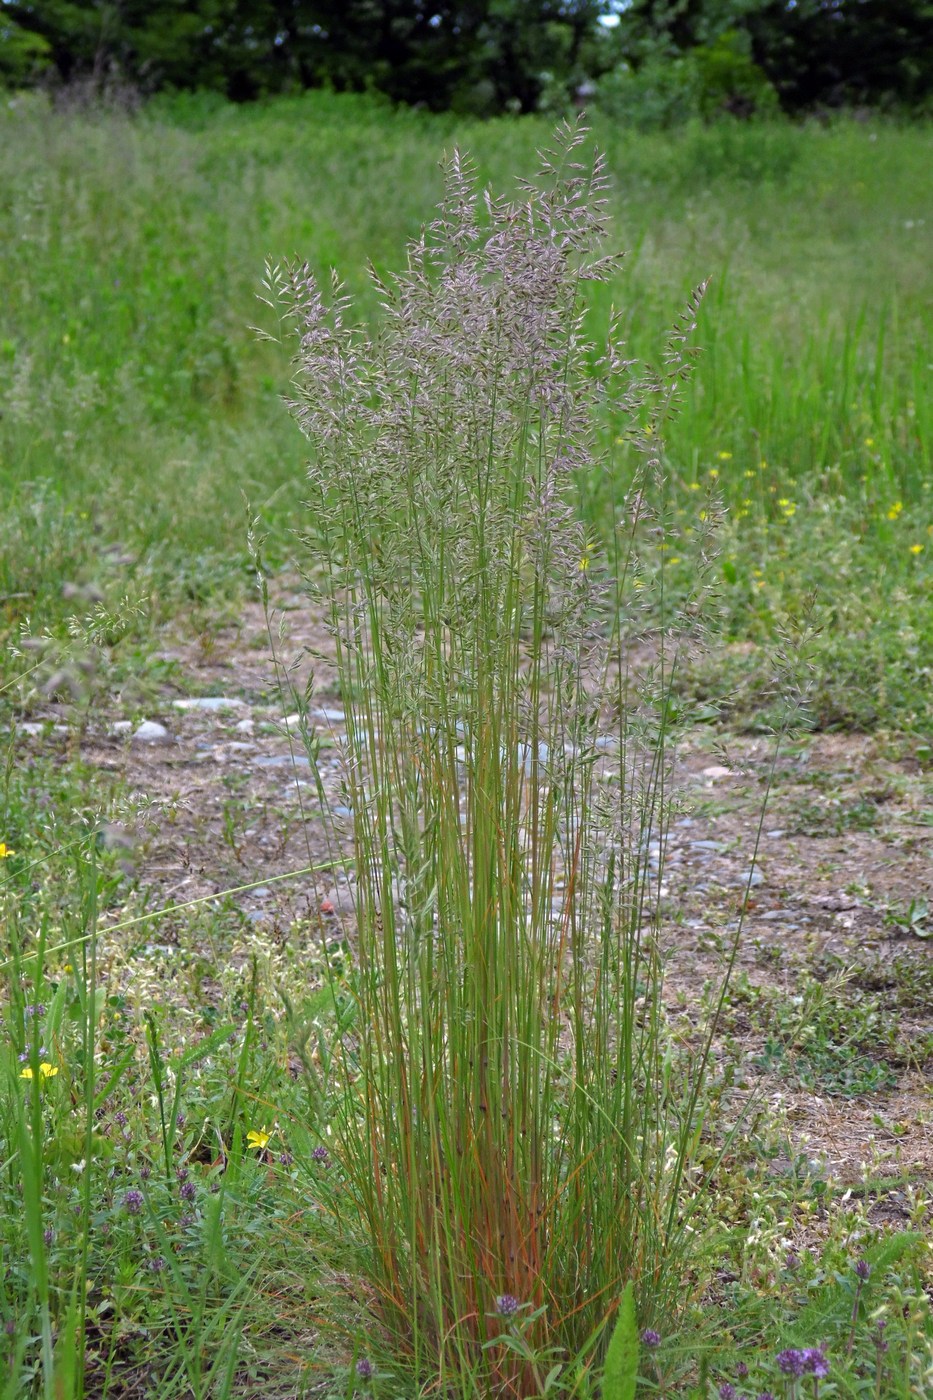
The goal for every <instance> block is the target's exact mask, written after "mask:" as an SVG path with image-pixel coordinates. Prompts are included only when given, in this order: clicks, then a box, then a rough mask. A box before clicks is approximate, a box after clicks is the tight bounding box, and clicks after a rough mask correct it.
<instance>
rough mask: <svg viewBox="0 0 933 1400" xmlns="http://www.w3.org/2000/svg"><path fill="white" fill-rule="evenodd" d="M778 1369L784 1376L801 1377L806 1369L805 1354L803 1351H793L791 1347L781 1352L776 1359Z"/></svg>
mask: <svg viewBox="0 0 933 1400" xmlns="http://www.w3.org/2000/svg"><path fill="white" fill-rule="evenodd" d="M777 1364H778V1369H779V1370H780V1371H783V1372H784V1374H785V1376H802V1375H803V1373H804V1371H806V1369H807V1354H806V1352H804V1351H795V1350H794V1348H793V1347H788V1349H787V1350H786V1351H782V1352H780V1353H779V1355H778V1359H777Z"/></svg>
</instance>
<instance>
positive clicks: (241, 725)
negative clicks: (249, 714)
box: [234, 719, 253, 734]
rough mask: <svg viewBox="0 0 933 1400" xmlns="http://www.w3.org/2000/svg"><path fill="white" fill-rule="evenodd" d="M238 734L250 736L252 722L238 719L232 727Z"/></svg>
mask: <svg viewBox="0 0 933 1400" xmlns="http://www.w3.org/2000/svg"><path fill="white" fill-rule="evenodd" d="M234 728H235V729H236V731H237V733H238V734H252V732H253V721H252V720H251V719H239V720H237V722H236V724H235V725H234Z"/></svg>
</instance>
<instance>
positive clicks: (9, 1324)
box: [3, 1317, 16, 1337]
mask: <svg viewBox="0 0 933 1400" xmlns="http://www.w3.org/2000/svg"><path fill="white" fill-rule="evenodd" d="M3 1330H4V1332H5V1333H6V1335H7V1336H8V1337H12V1336H13V1334H14V1333H15V1331H16V1323H15V1322H14V1321H13V1319H12V1317H8V1318H7V1320H6V1322H5V1323H4V1324H3Z"/></svg>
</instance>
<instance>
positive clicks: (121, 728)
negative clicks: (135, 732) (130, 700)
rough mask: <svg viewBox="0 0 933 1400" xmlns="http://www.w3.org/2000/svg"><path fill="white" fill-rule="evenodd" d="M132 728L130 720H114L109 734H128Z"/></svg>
mask: <svg viewBox="0 0 933 1400" xmlns="http://www.w3.org/2000/svg"><path fill="white" fill-rule="evenodd" d="M132 728H133V722H132V720H128V719H115V720H114V722H113V724H112V725H111V726H110V732H111V734H129V732H130V730H131V729H132Z"/></svg>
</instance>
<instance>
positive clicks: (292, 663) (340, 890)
mask: <svg viewBox="0 0 933 1400" xmlns="http://www.w3.org/2000/svg"><path fill="white" fill-rule="evenodd" d="M279 621H281V622H282V623H283V624H284V630H283V635H282V636H281V638H279V636H278V624H279ZM273 635H275V636H276V637H277V641H276V651H277V662H278V666H277V667H276V666H274V665H273V664H272V662H271V660H270V646H269V632H268V630H267V626H266V623H265V620H264V618H263V615H262V611H261V609H260V608H259V607H258V606H253V607H249V608H247V609H246V610H245V611H244V614H243V616H242V617H241V618H240V620H239V622H238V624H237V625H235V626H228V627H226V628H223V629H221V630H219V631H218V632H216V633H215V634H213V635H212V636H211V637H210V638H209V639H205V638H204V637H203V636H202V637H201V638H200V639H199V640H197V641H192V640H190V639H186V638H184V637H176V638H175V639H173V640H172V641H170V642H169V644H168V645H167V646H166V648H165V650H164V652H163V653H162V656H163V659H164V660H165V661H171V662H174V663H175V664H176V668H177V673H178V674H180V675H182V676H183V677H184V686H185V694H186V695H187V696H188V697H198V696H201V697H220V696H226V697H231V698H233V699H235V700H237V701H239V702H240V703H239V704H236V705H233V706H231V708H229V709H216V710H215V709H205V710H200V709H178V708H176V707H175V705H174V703H173V697H171V696H165V697H163V698H162V699H161V701H160V702H159V703H158V704H156V705H153V706H151V707H150V709H149V710H147V712H146V715H145V718H146V719H147V720H150V721H157V722H160V723H161V724H163V725H164V726H165V728H166V729H167V730H168V731H169V738H168V739H167V740H166V741H164V742H151V743H146V742H141V741H138V740H135V739H133V737H132V733H133V732H134V730H135V729H136V727H137V725H138V722H139V719H140V716H139V714H138V713H137V714H136V715H135V716H134V717H133V718H132V719H130V721H129V724H130V728H129V730H128V732H124V733H114V731H113V725H114V723H115V722H118V721H120V720H123V721H124V723H126V720H127V717H126V716H125V715H124V714H122V713H121V712H120V711H119V709H118V708H114V710H113V712H112V713H110V714H108V715H106V716H105V717H103V716H102V717H99V718H98V720H97V721H96V722H95V723H94V724H92V725H89V726H88V727H87V728H86V729H85V731H84V732H83V733H82V735H81V739H80V750H81V756H82V758H83V759H84V760H85V761H86V762H89V763H91V764H93V765H95V766H98V767H101V768H106V769H109V770H112V771H113V772H114V773H116V774H118V775H119V776H120V778H121V779H122V780H124V781H125V783H126V784H127V785H128V787H129V789H130V790H131V791H133V792H134V793H135V794H136V795H137V797H138V798H139V799H140V805H141V807H142V809H143V811H144V812H148V816H146V818H145V820H143V821H141V823H140V824H139V826H138V828H137V829H136V831H130V830H129V829H128V828H127V829H126V830H125V831H124V830H120V829H115V830H114V831H112V832H111V839H112V841H113V842H114V843H115V844H116V845H117V846H118V847H123V848H125V849H124V850H123V851H121V855H122V856H123V858H124V863H125V867H126V870H127V873H129V874H132V877H133V879H134V881H135V882H136V885H137V888H138V889H142V890H146V891H147V892H148V897H147V901H146V902H147V905H148V907H149V908H151V909H159V908H162V907H163V906H164V905H166V904H168V903H171V904H173V905H175V906H176V908H177V906H180V905H191V902H192V901H207V902H208V904H209V905H211V906H213V905H214V904H216V903H217V902H219V901H223V900H225V901H226V902H227V903H228V904H229V903H230V902H232V904H233V905H234V906H236V908H238V909H239V910H240V911H241V912H242V917H243V921H244V924H245V925H246V926H256V927H259V928H262V929H265V930H269V931H271V932H272V933H273V934H277V935H278V936H280V937H281V938H286V937H287V936H288V930H289V928H290V927H292V926H293V925H294V922H295V920H296V919H297V920H305V921H307V920H313V921H315V922H316V923H317V924H318V925H320V923H321V922H322V921H324V922H325V923H326V922H327V921H331V922H333V923H338V922H339V921H340V920H341V919H342V918H348V917H349V900H348V898H347V887H346V884H345V877H341V875H340V873H339V871H325V872H321V871H318V872H311V871H309V870H308V867H309V866H313V865H315V864H316V863H318V862H321V861H325V860H327V859H328V858H329V857H332V856H334V855H335V852H334V851H333V850H332V849H331V847H330V846H329V844H328V841H327V839H326V836H325V832H324V829H323V826H322V824H321V822H320V821H319V820H318V819H317V818H316V816H315V813H316V812H317V811H318V810H319V808H318V799H317V794H316V792H315V790H314V785H313V783H312V780H311V774H310V771H309V769H308V767H307V759H306V758H304V756H303V750H302V744H301V739H300V735H298V734H297V733H296V730H295V726H294V724H292V725H291V726H288V727H286V726H285V725H284V724H283V723H282V721H283V718H284V717H285V716H286V715H288V714H289V713H291V712H293V711H294V709H295V704H294V703H293V701H290V700H289V699H288V698H287V696H286V695H284V694H283V692H282V690H281V688H280V684H279V682H280V681H281V680H282V678H283V677H284V676H285V675H286V674H287V675H288V676H289V678H290V681H291V683H292V685H293V686H294V687H295V689H296V691H297V692H299V693H300V692H303V690H304V688H305V685H306V683H307V681H308V680H309V677H310V676H311V674H312V672H313V675H314V691H313V696H312V699H311V701H310V704H311V708H312V711H315V710H317V711H326V712H327V714H328V715H329V716H330V718H321V717H318V719H317V721H316V723H317V726H318V729H319V733H320V734H321V735H322V737H323V739H324V743H325V750H324V758H325V767H326V769H327V772H328V774H329V778H328V786H329V788H330V794H329V795H330V797H331V799H332V800H333V801H335V802H337V804H338V806H339V801H340V797H339V782H340V769H339V763H338V759H337V749H336V736H337V735H338V734H339V733H340V730H341V725H340V718H339V716H340V712H341V710H342V706H341V702H340V699H339V695H338V692H337V690H336V682H335V676H334V673H333V670H332V668H331V667H330V666H329V665H328V663H327V659H326V658H327V654H328V639H327V636H326V633H325V632H324V630H323V628H322V627H321V626H320V625H319V624H318V623H317V622H315V620H314V619H312V618H309V616H308V613H307V604H306V601H305V600H304V598H302V597H301V596H300V595H298V594H295V595H294V596H292V595H288V594H287V595H286V596H284V597H282V598H281V599H280V601H279V603H278V615H277V617H276V618H275V619H274V620H273ZM174 698H175V699H177V698H179V697H178V696H175V697H174ZM45 718H47V719H52V720H54V719H55V718H56V714H55V707H48V709H47V711H46V713H45ZM26 742H29V743H31V744H34V745H40V744H41V745H43V746H49V745H55V744H60V745H61V746H62V747H64V746H65V745H66V744H67V743H73V740H72V739H66V738H65V737H64V736H63V735H60V734H57V733H55V732H54V731H52V730H50V728H49V726H48V725H47V726H46V727H45V728H44V729H43V731H42V733H35V734H33V735H31V736H30V737H29V738H28V739H27V740H26ZM328 743H333V744H334V749H333V757H332V758H328V749H327V745H328ZM676 786H677V793H678V797H677V806H678V811H677V813H676V814H675V816H674V818H673V821H672V825H671V828H670V831H669V834H668V837H667V839H666V842H665V845H664V850H663V858H662V855H660V854H659V856H658V863H659V865H660V868H661V875H660V879H661V904H662V909H663V914H664V927H665V936H666V940H667V943H668V948H669V955H670V962H669V970H668V976H667V984H666V985H667V995H668V998H669V1001H670V1005H671V1009H672V1011H673V1012H674V1013H675V1014H680V1015H685V1016H687V1018H688V1019H690V1018H694V1019H698V1016H699V1012H698V1008H699V1007H700V1005H701V1003H702V1001H703V998H704V995H705V994H706V992H705V989H708V987H709V986H710V985H711V984H712V983H714V982H715V979H716V978H717V976H718V975H719V974H720V973H721V970H722V967H723V965H724V963H725V961H726V959H727V958H728V955H729V950H730V948H731V946H732V942H733V940H734V938H735V937H736V936H738V953H737V958H736V965H735V970H734V974H733V981H732V985H731V990H730V993H729V997H728V1000H727V1003H726V1006H725V1010H724V1017H723V1024H722V1034H721V1035H720V1045H719V1048H718V1051H717V1053H718V1054H719V1055H721V1054H722V1053H723V1047H726V1048H729V1047H731V1050H730V1053H732V1054H733V1056H735V1055H736V1049H737V1052H738V1056H737V1059H738V1062H740V1063H741V1064H742V1065H744V1067H745V1068H744V1070H743V1071H742V1074H744V1076H745V1077H744V1080H742V1083H744V1085H745V1086H746V1092H748V1093H751V1094H752V1096H753V1111H755V1112H757V1111H758V1109H761V1108H764V1109H767V1111H768V1113H769V1115H770V1117H771V1119H772V1121H773V1122H774V1123H776V1124H777V1125H778V1130H779V1134H780V1139H781V1141H782V1142H783V1143H784V1147H783V1148H782V1150H781V1152H779V1153H778V1155H777V1157H776V1159H775V1170H782V1169H790V1164H791V1163H792V1162H793V1161H794V1159H795V1157H796V1156H797V1155H798V1154H805V1156H806V1158H807V1159H808V1160H809V1161H810V1162H811V1163H813V1164H818V1169H819V1170H820V1171H821V1172H825V1174H826V1175H827V1176H828V1177H831V1178H832V1179H833V1180H834V1181H835V1182H837V1183H840V1184H849V1185H852V1186H853V1187H857V1188H858V1189H863V1190H865V1189H869V1190H870V1191H871V1192H872V1193H874V1196H875V1205H874V1206H873V1214H874V1213H878V1214H879V1218H888V1216H889V1215H891V1214H892V1213H893V1217H896V1218H900V1217H901V1216H902V1215H903V1214H904V1213H905V1212H906V1210H907V1195H906V1194H905V1188H906V1186H907V1185H908V1184H909V1183H916V1184H933V1131H931V1122H933V1097H931V1088H930V1079H929V1073H930V1070H931V1068H933V911H931V916H930V918H929V919H927V918H926V917H925V916H924V912H923V903H922V901H923V899H924V897H926V898H929V897H930V892H931V891H933V840H931V836H933V774H931V773H930V771H929V770H927V771H926V772H924V771H923V770H922V768H921V767H920V766H919V765H918V763H917V762H916V761H915V760H913V759H911V758H910V757H909V756H907V755H906V754H905V753H904V752H899V751H898V749H897V747H896V746H894V745H892V744H890V743H885V742H884V741H882V740H881V739H879V738H878V737H872V736H865V735H851V734H812V733H802V734H798V735H797V736H795V738H794V739H793V741H791V742H788V743H787V744H786V745H785V747H784V750H783V751H782V752H780V753H779V754H778V755H777V758H775V752H774V741H773V739H771V738H768V737H764V736H748V735H730V734H728V733H725V732H724V731H723V730H722V729H720V728H716V727H714V726H712V725H703V726H701V727H699V728H697V729H696V730H695V731H694V732H692V733H691V734H689V735H688V736H687V739H686V741H685V742H684V744H683V747H682V749H681V751H680V755H679V760H678V763H677V769H676ZM766 796H767V804H766V807H765V809H764V815H763V816H762V808H763V802H764V799H765V797H766ZM759 828H760V836H759ZM756 841H757V857H756V854H755V851H756ZM296 871H302V872H304V873H301V874H298V875H295V874H294V873H293V872H296ZM280 877H284V878H280ZM244 887H246V888H244ZM231 891H233V893H229V892H231ZM911 906H912V913H911V912H910V911H911ZM191 907H192V908H193V909H198V908H200V907H201V906H200V905H197V904H195V905H192V906H191ZM740 920H741V928H740V929H739V921H740ZM911 920H912V922H911ZM156 928H157V929H158V931H157V932H156ZM141 936H142V935H141ZM145 936H146V937H147V938H148V939H149V940H150V943H149V945H148V946H149V947H150V948H155V949H157V950H159V949H162V950H171V949H173V948H180V947H181V946H183V944H184V941H185V939H186V938H188V937H191V936H196V931H193V926H192V922H191V918H190V915H189V914H188V913H185V912H176V913H175V914H173V915H170V916H165V917H162V918H161V919H159V920H157V921H154V923H153V924H152V925H150V926H147V931H146V934H145ZM208 983H209V976H208ZM202 986H203V983H202ZM820 993H822V1001H821V1002H820V1001H819V996H820ZM814 997H816V999H817V1003H818V1004H815V1003H814ZM814 1006H815V1007H816V1009H814ZM808 1018H809V1019H808ZM814 1018H816V1020H814ZM814 1027H815V1028H816V1029H814ZM821 1027H822V1029H821ZM872 1067H874V1069H872ZM847 1074H848V1075H849V1078H848V1079H847V1078H846V1076H847ZM872 1074H875V1075H876V1077H877V1079H878V1081H879V1082H878V1084H877V1086H874V1085H873V1084H872V1082H871V1077H872ZM740 1079H741V1075H740ZM755 1105H757V1108H756V1107H755ZM866 1182H868V1183H869V1186H868V1187H866V1185H865V1183H866ZM886 1212H887V1215H886V1214H885V1213H886Z"/></svg>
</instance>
